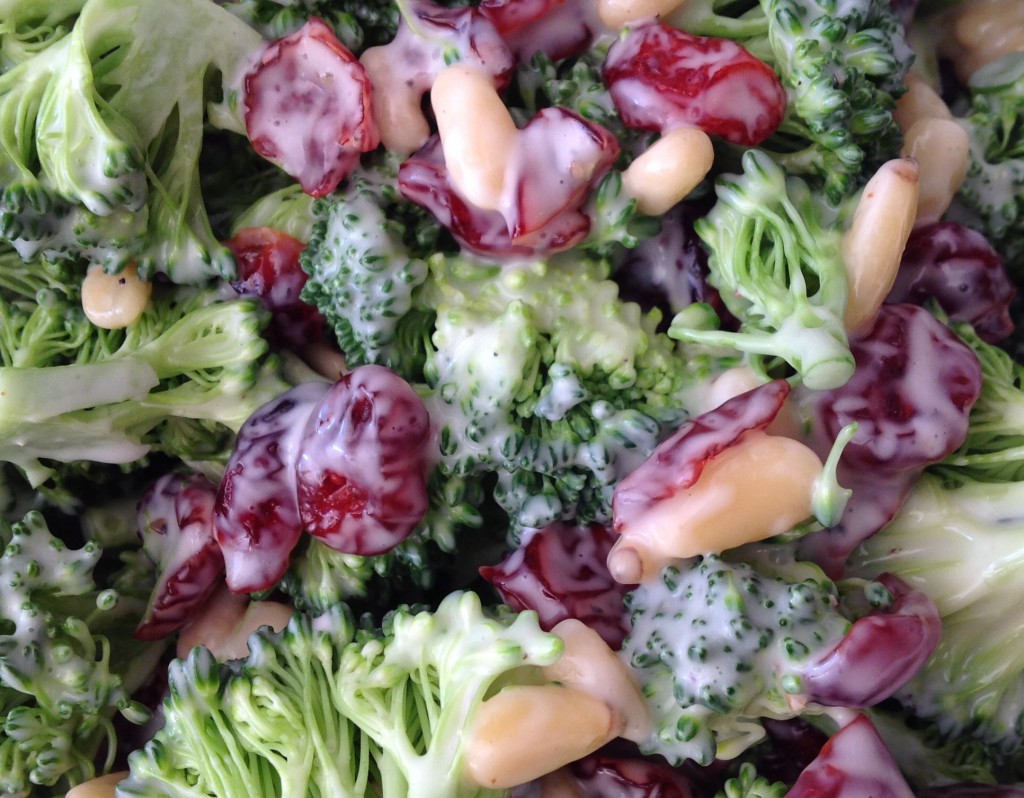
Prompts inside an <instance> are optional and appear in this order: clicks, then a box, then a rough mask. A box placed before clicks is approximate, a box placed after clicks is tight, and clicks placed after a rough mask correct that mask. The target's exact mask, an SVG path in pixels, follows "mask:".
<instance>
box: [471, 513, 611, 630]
mask: <svg viewBox="0 0 1024 798" xmlns="http://www.w3.org/2000/svg"><path fill="white" fill-rule="evenodd" d="M614 542H615V535H613V534H612V533H611V531H610V530H609V529H607V528H606V527H604V526H601V525H600V524H593V525H591V526H572V525H570V524H561V523H558V524H552V525H551V526H547V527H545V528H544V529H540V530H537V531H536V532H534V533H533V534H532V535H530V536H529V537H528V538H527V539H526V541H525V542H524V543H523V545H522V546H521V547H520V548H518V549H516V551H514V552H512V554H510V555H509V556H508V557H507V558H506V559H505V560H504V561H503V562H501V563H500V564H498V565H494V566H485V567H483V568H481V569H480V574H481V576H483V577H484V579H486V580H487V581H488V582H490V583H491V584H492V585H494V586H495V587H496V588H497V590H498V592H499V593H500V594H501V597H502V600H503V601H504V602H505V603H506V604H508V605H509V606H511V607H512V608H513V609H515V610H518V611H522V610H534V611H535V612H536V613H537V615H538V618H539V620H540V624H541V627H542V628H544V629H545V630H550V629H552V628H553V627H554V626H555V624H557V623H559V622H560V621H564V620H565V619H567V618H576V619H577V620H580V621H583V623H585V624H586V625H587V626H589V627H590V628H591V629H594V630H595V631H596V632H597V633H598V634H599V635H601V638H602V639H603V640H604V641H605V642H606V643H607V644H608V645H609V646H611V647H612V648H613V649H618V648H619V647H620V646H621V645H622V641H623V640H624V639H625V637H626V635H627V634H628V633H629V617H628V615H627V613H626V609H625V605H624V600H625V596H626V593H628V592H629V590H630V589H631V587H630V586H629V585H620V584H619V583H618V582H616V581H615V580H614V579H612V576H611V574H610V573H608V567H607V565H606V564H605V563H606V561H607V559H608V552H610V551H611V549H612V544H613V543H614Z"/></svg>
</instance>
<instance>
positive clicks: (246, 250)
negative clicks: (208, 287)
mask: <svg viewBox="0 0 1024 798" xmlns="http://www.w3.org/2000/svg"><path fill="white" fill-rule="evenodd" d="M224 244H225V246H227V248H228V249H230V250H231V252H232V254H233V255H234V256H235V261H236V262H237V263H238V272H239V278H240V279H239V280H237V281H235V282H233V283H232V284H231V286H232V287H233V288H234V289H235V290H236V291H237V292H238V293H240V294H243V295H246V296H256V297H259V298H260V299H261V300H262V301H263V304H264V305H266V306H267V308H268V309H269V310H270V311H271V313H272V314H273V320H272V322H271V327H270V332H271V335H272V337H273V338H275V339H276V340H278V341H280V342H281V343H283V344H286V345H291V346H302V345H303V344H309V343H314V342H316V341H319V340H321V339H322V338H323V331H324V324H325V322H324V317H323V316H322V315H321V314H320V311H319V310H317V309H316V308H315V307H314V306H312V305H309V304H306V303H305V302H303V301H302V299H300V297H299V294H300V292H301V291H302V286H303V285H305V284H306V279H307V275H306V273H305V272H304V271H302V268H301V267H300V266H299V255H301V254H302V250H303V249H305V247H306V245H305V244H303V243H302V242H301V241H299V240H298V239H295V238H292V237H291V236H290V235H287V234H285V233H282V232H279V231H278V230H274V229H272V228H269V227H248V228H245V229H243V230H239V231H238V232H237V233H235V235H234V236H233V237H232V238H230V239H228V240H227V241H225V242H224Z"/></svg>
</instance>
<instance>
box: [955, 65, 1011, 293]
mask: <svg viewBox="0 0 1024 798" xmlns="http://www.w3.org/2000/svg"><path fill="white" fill-rule="evenodd" d="M968 89H969V91H970V94H971V105H970V109H969V111H968V114H967V116H966V118H964V119H962V120H960V121H961V124H962V125H963V127H964V128H965V129H966V130H967V133H968V137H969V140H970V160H969V162H968V167H967V176H966V177H965V179H964V182H963V184H962V185H961V186H960V192H959V197H960V199H962V200H963V202H964V203H965V204H966V205H967V206H968V207H969V208H970V209H971V210H972V211H973V212H974V213H975V214H977V216H978V221H979V225H980V229H981V231H982V232H983V233H985V235H986V236H987V237H988V239H989V240H990V241H991V242H992V245H993V246H994V247H996V249H998V250H999V252H1000V254H1001V255H1002V256H1003V257H1004V258H1005V260H1006V264H1007V267H1008V268H1009V269H1010V270H1011V271H1012V272H1015V273H1017V275H1018V276H1020V274H1021V273H1022V270H1024V53H1013V54H1011V55H1008V56H1005V57H1003V58H1001V59H999V60H997V61H994V62H993V63H991V64H989V65H987V66H985V67H982V68H981V69H979V70H978V71H977V72H975V73H974V75H973V76H972V77H971V80H970V84H969V86H968Z"/></svg>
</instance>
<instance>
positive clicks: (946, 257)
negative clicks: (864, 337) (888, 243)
mask: <svg viewBox="0 0 1024 798" xmlns="http://www.w3.org/2000/svg"><path fill="white" fill-rule="evenodd" d="M1016 293H1017V288H1016V286H1014V284H1013V282H1012V281H1011V280H1010V277H1009V275H1008V274H1007V272H1006V266H1005V264H1004V263H1003V259H1002V257H1000V255H999V253H998V252H996V251H995V249H993V247H992V245H991V244H989V242H988V239H986V238H985V236H983V235H982V234H981V233H979V232H977V231H976V230H971V229H970V228H969V227H964V226H963V225H962V224H959V223H957V222H934V223H932V224H926V225H922V226H920V227H917V228H915V229H914V231H913V232H912V233H911V234H910V239H909V240H908V241H907V247H906V249H905V250H904V251H903V260H902V261H901V263H900V268H899V271H898V272H897V274H896V282H895V283H894V284H893V287H892V290H891V291H890V292H889V296H888V297H887V298H886V302H910V303H912V304H915V305H924V304H925V303H927V302H928V301H929V300H932V299H934V300H936V301H937V302H938V303H939V305H940V306H941V307H942V309H943V310H944V311H945V312H946V313H947V314H949V318H950V321H966V322H968V323H970V324H971V325H973V327H974V329H975V330H976V331H977V333H978V335H979V336H981V338H982V339H983V340H985V341H988V342H989V343H996V342H998V341H1001V340H1003V339H1004V338H1006V337H1007V336H1009V335H1010V334H1011V333H1013V330H1014V323H1013V319H1012V318H1011V317H1010V302H1012V301H1013V298H1014V296H1015V295H1016Z"/></svg>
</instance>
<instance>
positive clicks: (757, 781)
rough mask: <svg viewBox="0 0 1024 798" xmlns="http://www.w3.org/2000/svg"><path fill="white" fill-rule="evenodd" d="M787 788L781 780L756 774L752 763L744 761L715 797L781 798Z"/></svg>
mask: <svg viewBox="0 0 1024 798" xmlns="http://www.w3.org/2000/svg"><path fill="white" fill-rule="evenodd" d="M787 789H788V788H787V787H786V785H785V784H784V783H783V782H781V781H768V779H766V778H765V777H764V776H760V775H758V772H757V768H756V767H755V766H754V765H753V764H752V763H750V762H744V763H743V764H742V765H740V769H739V772H738V773H737V774H736V775H735V776H733V777H732V778H730V779H727V780H726V782H725V784H724V785H723V787H722V789H721V790H720V791H719V792H718V793H716V794H715V798H783V796H784V795H785V794H786V792H787Z"/></svg>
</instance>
